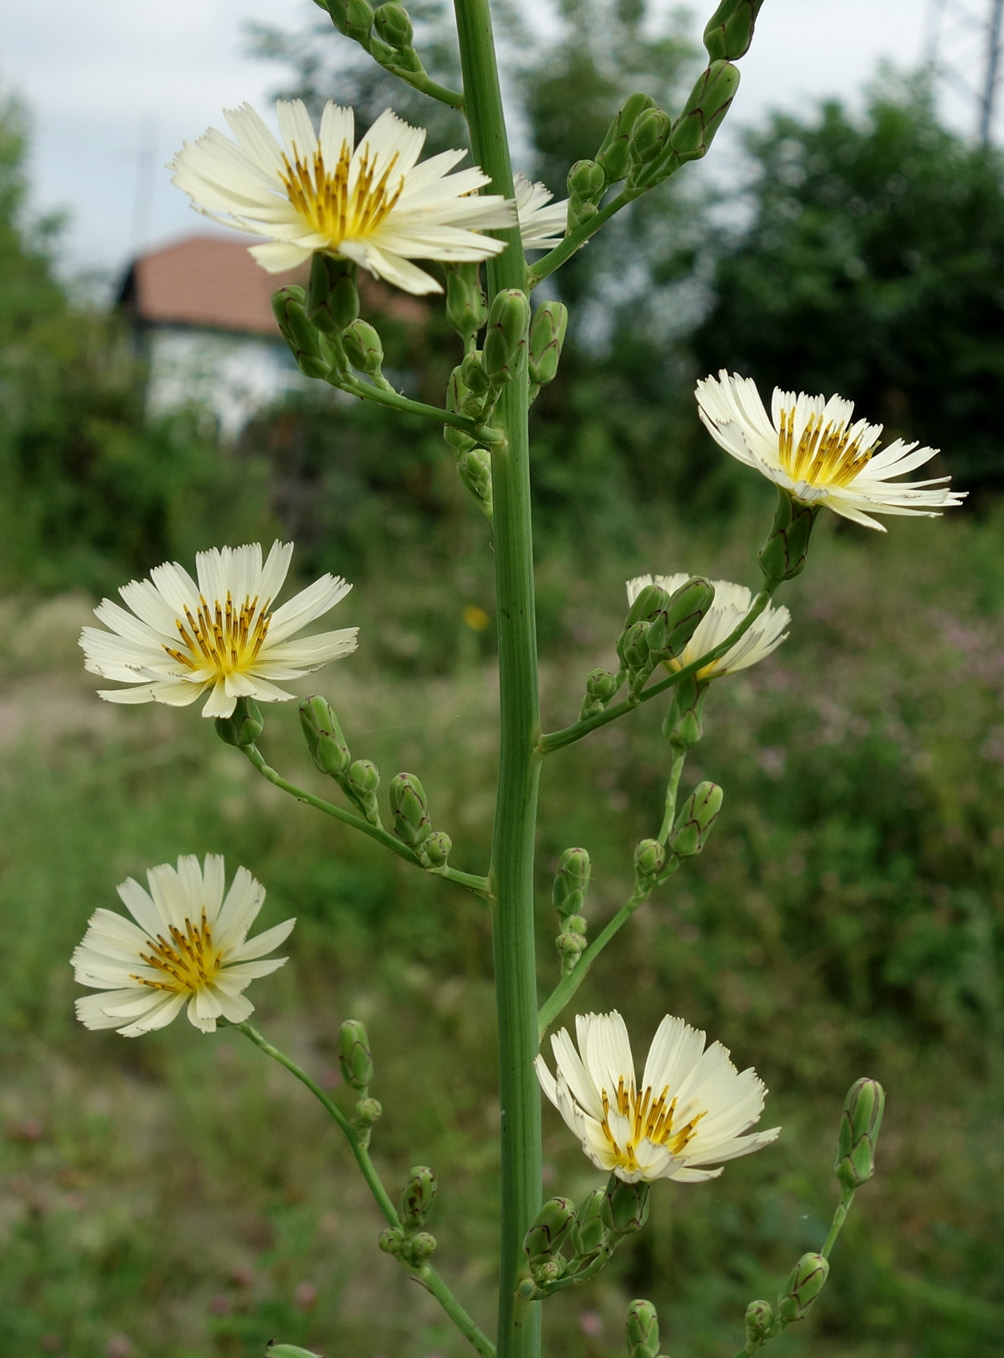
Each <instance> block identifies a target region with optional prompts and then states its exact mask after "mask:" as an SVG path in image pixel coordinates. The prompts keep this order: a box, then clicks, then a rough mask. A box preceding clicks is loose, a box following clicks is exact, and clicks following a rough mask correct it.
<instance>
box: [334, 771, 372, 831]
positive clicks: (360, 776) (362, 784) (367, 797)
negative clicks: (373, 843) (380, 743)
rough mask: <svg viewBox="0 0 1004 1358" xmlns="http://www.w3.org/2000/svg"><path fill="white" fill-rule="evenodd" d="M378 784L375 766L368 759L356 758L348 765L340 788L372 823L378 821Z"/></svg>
mask: <svg viewBox="0 0 1004 1358" xmlns="http://www.w3.org/2000/svg"><path fill="white" fill-rule="evenodd" d="M379 786H380V774H379V771H378V770H377V766H376V765H375V764H374V763H373V762H372V761H371V760H369V759H356V760H354V761H353V762H352V763H351V764H350V765H349V771H348V773H347V774H346V775H345V782H344V783H342V789H343V791H344V792H345V794H346V796H348V797H351V798H352V800H353V801H354V802H355V804H356V806H358V807H359V810H360V811H361V812H362V813H363V815H364V816H365V817H366V819H367V820H368V821H369V822H370V823H371V824H373V825H378V824H379V823H380V811H379V808H378V806H377V799H376V792H377V788H378V787H379Z"/></svg>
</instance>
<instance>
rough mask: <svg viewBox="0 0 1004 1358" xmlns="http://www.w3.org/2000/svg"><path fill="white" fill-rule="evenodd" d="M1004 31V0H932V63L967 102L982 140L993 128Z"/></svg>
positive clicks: (929, 58)
mask: <svg viewBox="0 0 1004 1358" xmlns="http://www.w3.org/2000/svg"><path fill="white" fill-rule="evenodd" d="M1002 34H1004V0H928V13H927V37H926V40H925V56H926V62H927V65H928V68H929V69H930V70H931V72H932V74H933V75H934V78H935V80H937V81H938V82H939V83H940V84H941V85H942V86H943V87H945V88H948V89H951V90H952V91H953V92H954V93H955V94H956V96H957V97H959V98H961V99H962V100H963V101H964V102H965V104H966V107H967V110H968V111H969V113H970V116H971V117H972V120H973V126H974V131H975V134H976V136H977V137H978V138H979V140H980V142H982V143H983V145H986V144H987V143H988V142H989V141H990V140H991V139H992V136H993V133H994V128H995V123H994V117H995V112H996V105H997V95H998V91H999V88H1000V80H1001V38H1002Z"/></svg>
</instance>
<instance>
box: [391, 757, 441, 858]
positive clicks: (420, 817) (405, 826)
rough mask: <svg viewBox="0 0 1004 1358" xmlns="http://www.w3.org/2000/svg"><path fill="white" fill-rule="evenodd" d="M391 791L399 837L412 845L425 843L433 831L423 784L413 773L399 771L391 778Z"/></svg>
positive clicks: (396, 832) (395, 828)
mask: <svg viewBox="0 0 1004 1358" xmlns="http://www.w3.org/2000/svg"><path fill="white" fill-rule="evenodd" d="M389 792H390V809H391V813H392V814H393V817H394V833H395V834H396V835H397V837H398V839H399V840H400V841H401V843H402V844H408V845H410V846H411V847H414V846H416V845H418V844H422V843H424V842H425V840H427V839H428V838H429V835H430V834H431V833H432V824H431V822H430V821H429V803H428V800H427V798H426V795H425V789H424V788H423V787H422V784H421V783H420V782H419V780H418V779H417V778H416V777H415V775H414V774H413V773H399V774H397V775H396V776H395V777H394V778H393V779H391V784H390V789H389Z"/></svg>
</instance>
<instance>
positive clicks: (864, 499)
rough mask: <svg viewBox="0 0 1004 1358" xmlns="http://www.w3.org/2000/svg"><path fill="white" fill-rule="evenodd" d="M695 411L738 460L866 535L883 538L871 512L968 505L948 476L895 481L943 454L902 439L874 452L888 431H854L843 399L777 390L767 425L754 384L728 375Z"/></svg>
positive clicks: (703, 391) (701, 394)
mask: <svg viewBox="0 0 1004 1358" xmlns="http://www.w3.org/2000/svg"><path fill="white" fill-rule="evenodd" d="M697 404H698V408H699V411H700V416H701V419H702V420H703V421H704V423H705V424H706V425H707V427H708V430H709V431H710V433H711V437H712V438H713V439H714V440H715V442H716V443H717V444H718V445H719V447H721V448H724V449H725V451H726V452H727V453H730V454H731V455H732V457H734V458H736V459H737V460H738V461H739V462H745V463H746V465H747V466H748V467H755V468H756V469H757V471H759V472H761V473H762V474H763V475H764V476H766V477H767V478H768V480H770V481H773V482H774V483H775V484H776V485H778V486H780V487H781V488H782V489H784V490H786V491H787V492H788V493H789V494H790V495H791V496H792V497H793V499H795V500H800V501H802V503H804V504H807V505H814V506H817V507H818V506H820V505H827V506H828V507H829V508H830V509H832V510H833V511H834V513H836V514H840V515H842V516H843V517H844V518H845V519H853V520H854V522H855V523H861V524H864V525H865V526H866V527H867V528H878V529H879V530H880V531H882V532H884V531H885V528H884V525H883V524H881V523H879V522H878V521H877V520H876V519H873V518H872V517H871V515H870V514H869V513H867V512H866V511H867V510H871V511H873V512H874V513H876V514H909V515H925V516H927V517H928V518H937V517H938V516H939V514H940V511H941V510H942V509H943V508H945V506H949V505H958V504H961V503H962V500H963V499H964V498H965V491H952V490H948V489H947V487H946V486H945V485H944V483H945V482H947V481H948V480H949V478H948V477H947V476H936V477H932V478H931V479H930V480H927V481H906V482H900V483H898V484H893V483H892V482H891V481H890V480H889V477H891V476H902V475H903V474H904V473H905V472H910V471H913V470H914V468H915V467H920V466H923V464H924V463H925V462H929V461H930V459H931V458H932V457H934V455H935V453H936V452H937V451H938V450H937V449H936V448H921V447H919V446H918V445H917V444H916V443H904V442H903V441H902V439H896V440H895V441H894V442H892V443H890V444H889V446H888V447H887V448H883V449H881V451H876V450H877V449H878V446H879V439H880V436H881V434H882V426H881V425H880V424H868V423H867V421H866V420H857V421H855V423H853V424H852V423H851V416H852V414H853V412H854V404H853V402H851V401H845V400H844V399H843V398H842V397H840V396H831V397H830V398H829V399H828V400H827V399H826V398H824V397H823V396H806V395H805V393H804V392H799V393H798V395H796V394H795V393H794V392H793V391H782V390H781V389H780V387H775V388H774V397H773V400H772V402H771V414H770V418H768V416H767V412H766V410H765V409H764V406H763V402H762V401H761V400H760V395H759V393H758V391H757V389H756V384H755V383H754V382H753V381H752V380H751V379H750V378H748V377H739V376H738V375H737V374H735V373H733V374H732V375H731V376H730V375H729V373H728V372H726V370H725V369H724V368H723V369H722V370H721V372H720V373H719V375H718V377H706V378H704V379H703V380H702V381H700V382H698V384H697ZM930 486H939V487H940V489H938V490H929V489H927V487H930Z"/></svg>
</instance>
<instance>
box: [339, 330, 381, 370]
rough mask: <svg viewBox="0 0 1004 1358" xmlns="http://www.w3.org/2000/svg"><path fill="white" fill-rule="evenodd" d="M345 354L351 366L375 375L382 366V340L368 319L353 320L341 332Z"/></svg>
mask: <svg viewBox="0 0 1004 1358" xmlns="http://www.w3.org/2000/svg"><path fill="white" fill-rule="evenodd" d="M342 344H343V345H344V346H345V355H346V357H347V358H348V360H349V362H350V363H351V364H352V366H353V368H358V369H359V371H360V372H364V373H369V374H370V376H373V375H375V374H376V373H378V372H379V371H380V369H381V368H382V367H383V342H382V341H381V339H380V336H379V335H378V334H377V332H376V331H375V330H374V329H373V327H372V326H371V325H370V323H369V322H368V321H360V320H355V321H353V322H352V324H351V325H350V326H349V327H348V329H347V330H345V331H343V333H342Z"/></svg>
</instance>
